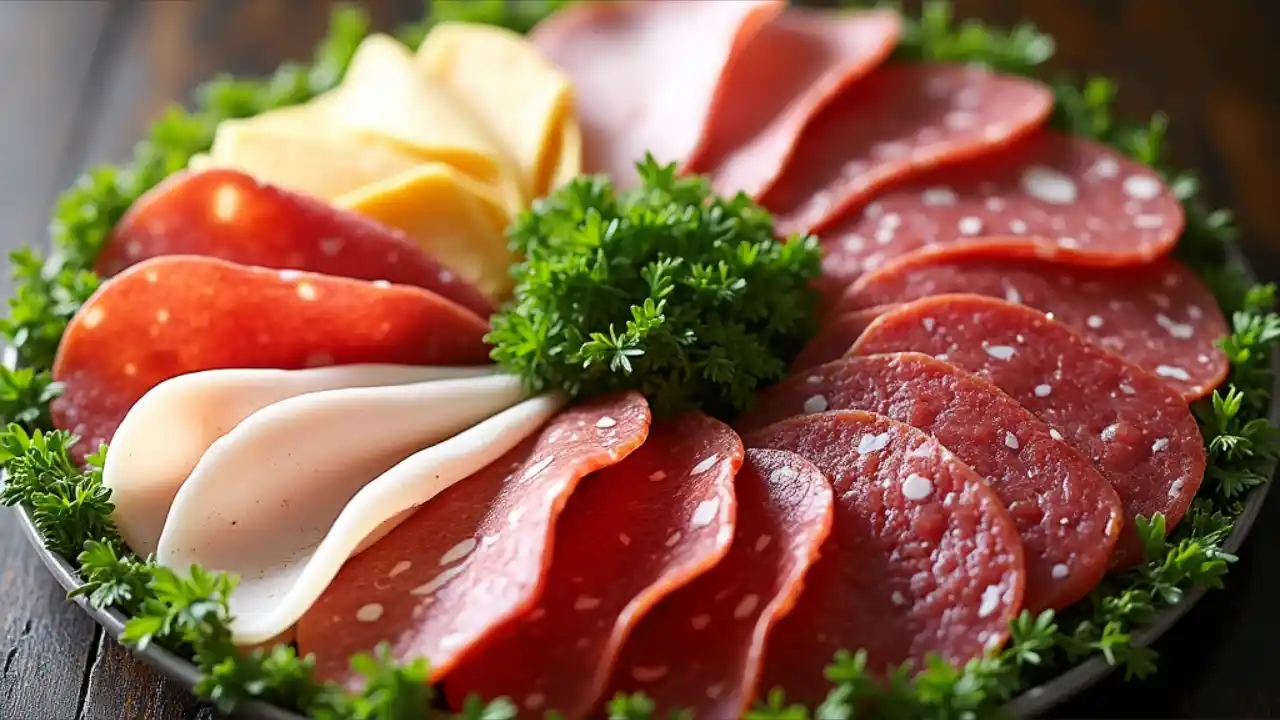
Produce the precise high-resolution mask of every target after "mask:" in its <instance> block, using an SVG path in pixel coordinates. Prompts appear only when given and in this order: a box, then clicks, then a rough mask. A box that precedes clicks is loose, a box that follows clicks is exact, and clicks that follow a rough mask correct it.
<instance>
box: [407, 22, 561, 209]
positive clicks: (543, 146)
mask: <svg viewBox="0 0 1280 720" xmlns="http://www.w3.org/2000/svg"><path fill="white" fill-rule="evenodd" d="M417 61H418V67H419V68H421V69H422V71H423V72H424V73H425V74H426V75H427V77H429V78H431V79H433V80H435V81H437V82H439V83H441V84H443V85H445V86H446V87H449V88H451V89H452V90H453V91H454V92H455V93H456V94H458V95H459V96H461V97H462V98H464V99H465V100H466V101H467V103H468V104H469V105H470V107H471V108H472V109H473V110H474V111H475V114H476V115H477V116H479V117H480V119H482V120H483V121H484V122H485V124H486V125H487V126H488V127H489V128H490V129H491V130H492V132H493V135H494V136H495V137H497V138H499V139H500V140H501V141H502V143H503V144H504V146H505V149H506V150H507V152H508V154H509V155H510V156H511V158H512V160H513V162H514V163H515V165H516V169H517V171H518V172H519V175H520V184H521V188H522V189H523V191H524V192H525V193H526V194H528V195H530V196H533V197H541V196H543V195H546V194H547V193H548V192H549V191H550V190H552V189H554V188H555V187H556V186H558V185H559V184H560V183H562V182H564V181H565V180H567V179H569V178H571V177H573V176H575V175H577V174H578V172H579V171H580V169H581V155H582V140H581V133H580V131H579V128H578V123H577V112H576V110H575V106H574V97H573V86H572V84H571V83H570V81H569V78H568V77H567V76H566V75H565V74H564V73H562V72H561V71H560V70H559V69H558V68H556V67H555V66H554V65H552V64H551V63H549V62H547V61H546V60H544V59H543V58H542V57H541V56H540V55H539V54H538V52H537V51H536V50H535V49H534V47H533V45H531V44H530V43H529V42H528V41H526V40H525V39H524V38H523V37H521V36H520V35H518V34H516V33H514V32H511V31H510V30H506V29H504V28H498V27H493V26H489V25H479V24H474V23H460V22H447V23H441V24H440V25H437V26H436V27H435V28H434V29H432V31H431V32H430V33H429V34H428V35H427V37H426V40H424V41H423V43H422V45H421V47H419V49H418V55H417Z"/></svg>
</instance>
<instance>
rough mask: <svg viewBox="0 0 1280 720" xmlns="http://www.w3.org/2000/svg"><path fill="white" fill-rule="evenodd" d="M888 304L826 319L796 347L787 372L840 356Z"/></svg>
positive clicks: (820, 363) (800, 369)
mask: <svg viewBox="0 0 1280 720" xmlns="http://www.w3.org/2000/svg"><path fill="white" fill-rule="evenodd" d="M891 307H892V306H888V305H886V306H883V307H873V308H866V309H865V310H852V311H850V312H845V313H841V314H839V315H837V316H835V317H832V318H829V319H827V320H826V321H824V322H823V323H822V327H821V328H819V329H818V334H817V335H814V336H813V339H812V340H810V341H809V344H808V345H805V346H804V348H803V349H801V350H800V354H799V355H796V359H795V360H792V361H791V372H793V373H798V372H801V371H803V370H805V369H807V368H811V367H815V366H818V365H822V364H823V363H828V362H831V361H832V360H837V359H839V358H841V357H844V354H845V353H847V352H849V348H851V347H853V343H854V341H855V340H857V339H858V336H859V335H861V334H862V331H863V330H866V329H867V326H868V325H870V324H871V321H872V320H875V319H876V318H878V317H880V315H881V314H882V313H883V312H885V311H886V310H889V309H891Z"/></svg>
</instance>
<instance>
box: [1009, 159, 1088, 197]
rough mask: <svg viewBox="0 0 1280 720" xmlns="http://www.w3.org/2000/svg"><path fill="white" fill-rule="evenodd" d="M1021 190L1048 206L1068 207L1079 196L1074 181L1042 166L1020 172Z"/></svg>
mask: <svg viewBox="0 0 1280 720" xmlns="http://www.w3.org/2000/svg"><path fill="white" fill-rule="evenodd" d="M1022 189H1023V190H1025V191H1026V192H1027V194H1028V195H1030V196H1031V197H1033V198H1035V199H1037V200H1039V201H1041V202H1045V203H1049V204H1050V205H1070V204H1072V203H1074V202H1075V201H1076V197H1077V196H1078V194H1079V192H1078V190H1077V188H1076V183H1075V181H1074V180H1072V179H1071V178H1070V177H1069V176H1067V175H1065V174H1063V173H1061V172H1059V171H1058V170H1055V169H1053V168H1051V167H1045V166H1043V165H1032V166H1030V167H1028V168H1027V169H1026V170H1024V171H1023V172H1022Z"/></svg>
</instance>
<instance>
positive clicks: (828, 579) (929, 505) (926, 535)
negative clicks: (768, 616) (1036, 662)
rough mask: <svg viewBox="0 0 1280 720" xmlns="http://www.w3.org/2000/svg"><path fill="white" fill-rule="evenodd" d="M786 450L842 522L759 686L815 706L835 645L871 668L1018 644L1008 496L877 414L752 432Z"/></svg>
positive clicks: (773, 647) (1018, 559)
mask: <svg viewBox="0 0 1280 720" xmlns="http://www.w3.org/2000/svg"><path fill="white" fill-rule="evenodd" d="M746 441H747V442H748V443H749V444H750V445H751V446H753V447H755V446H762V447H772V448H778V449H783V450H790V451H791V452H794V453H797V454H799V455H801V456H802V457H804V458H806V459H808V460H809V461H810V462H812V463H813V464H814V465H817V466H818V469H819V470H821V471H822V472H823V473H824V474H825V475H826V476H827V477H828V478H829V479H830V480H831V483H832V487H833V489H834V490H835V493H836V505H835V522H834V524H833V526H832V530H831V535H830V537H828V538H827V541H826V543H825V544H824V545H823V546H822V549H821V556H820V557H819V559H818V562H817V563H815V564H814V566H813V567H812V568H810V570H809V572H808V574H806V576H805V582H804V584H805V587H804V590H803V592H801V593H800V599H799V601H798V602H797V603H796V607H795V608H794V609H793V610H792V611H791V612H790V613H788V614H787V616H786V617H785V618H783V619H782V620H781V621H780V622H779V623H778V625H777V627H776V628H775V629H774V632H773V635H772V636H771V637H770V639H769V648H768V653H767V657H766V661H765V674H764V682H763V683H761V689H769V688H774V687H783V688H786V691H787V699H788V700H791V701H793V702H799V703H804V704H806V705H814V704H816V703H818V702H821V701H822V699H823V698H824V697H825V696H826V693H827V690H828V689H829V688H830V684H829V683H828V682H827V681H826V680H825V679H824V678H823V669H824V668H825V667H826V666H827V665H828V664H829V663H830V662H831V659H832V657H833V655H834V654H835V652H836V651H837V650H841V649H846V650H853V649H858V648H862V649H865V650H866V651H867V663H868V668H869V669H871V670H872V671H873V672H881V671H883V670H884V669H885V668H886V666H888V665H893V664H899V663H902V662H904V661H908V660H909V661H912V662H913V663H914V664H915V666H916V667H920V666H921V663H923V662H924V659H925V657H926V656H927V655H929V654H931V653H937V654H938V655H940V656H941V657H943V658H944V659H946V660H948V661H951V662H954V663H963V662H965V661H967V660H969V659H971V658H974V657H978V656H979V655H981V654H982V653H983V652H984V651H985V650H986V648H988V647H996V646H998V645H1000V644H1001V643H1003V642H1004V640H1005V638H1006V637H1007V636H1008V626H1009V620H1010V619H1012V618H1013V617H1014V615H1016V614H1017V613H1018V611H1019V608H1020V607H1021V605H1022V592H1023V585H1024V582H1025V580H1024V575H1025V571H1024V569H1023V559H1022V545H1021V543H1020V542H1019V540H1018V532H1017V530H1016V529H1015V527H1014V525H1013V521H1012V520H1011V519H1010V517H1009V513H1008V512H1007V511H1006V510H1005V509H1004V506H1003V505H1001V504H1000V500H999V498H997V497H996V495H995V493H994V492H992V490H991V488H988V487H987V486H986V485H985V484H983V482H982V479H981V478H980V477H978V476H977V475H976V474H974V472H973V470H970V469H969V468H968V467H967V466H966V465H965V464H964V463H962V462H960V461H959V460H957V459H956V458H955V456H954V455H952V454H951V453H950V452H948V451H947V450H946V449H945V448H943V447H942V445H941V444H940V443H939V442H938V441H937V440H936V439H934V438H931V437H929V436H928V435H925V434H924V433H922V432H920V431H919V430H916V429H915V428H912V427H911V426H909V425H904V424H902V423H899V422H895V421H893V420H890V419H888V418H886V417H883V416H880V415H874V414H872V413H866V412H859V411H850V410H845V411H839V412H827V413H820V414H817V415H807V416H804V417H797V418H791V419H789V420H783V421H782V422H780V423H776V424H774V425H770V426H769V427H767V428H764V429H762V430H759V431H757V432H754V433H751V434H749V435H748V436H747V437H746Z"/></svg>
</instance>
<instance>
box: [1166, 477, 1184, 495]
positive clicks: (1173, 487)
mask: <svg viewBox="0 0 1280 720" xmlns="http://www.w3.org/2000/svg"><path fill="white" fill-rule="evenodd" d="M1181 494H1182V478H1178V479H1177V480H1174V481H1173V483H1172V484H1170V485H1169V497H1178V496H1179V495H1181Z"/></svg>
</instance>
